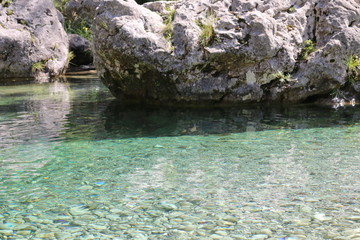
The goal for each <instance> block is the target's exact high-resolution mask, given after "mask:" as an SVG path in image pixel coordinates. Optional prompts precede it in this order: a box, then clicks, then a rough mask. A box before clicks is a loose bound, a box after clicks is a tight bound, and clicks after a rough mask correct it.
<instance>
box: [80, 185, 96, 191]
mask: <svg viewBox="0 0 360 240" xmlns="http://www.w3.org/2000/svg"><path fill="white" fill-rule="evenodd" d="M93 188H94V187H93V186H91V185H84V186H81V187H79V188H78V190H91V189H93Z"/></svg>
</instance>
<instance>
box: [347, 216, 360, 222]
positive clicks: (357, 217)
mask: <svg viewBox="0 0 360 240" xmlns="http://www.w3.org/2000/svg"><path fill="white" fill-rule="evenodd" d="M347 219H349V220H351V221H359V220H360V215H358V216H349V217H347Z"/></svg>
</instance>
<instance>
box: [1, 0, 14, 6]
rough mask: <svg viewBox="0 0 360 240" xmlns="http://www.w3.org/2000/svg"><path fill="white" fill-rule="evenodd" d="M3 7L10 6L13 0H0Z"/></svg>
mask: <svg viewBox="0 0 360 240" xmlns="http://www.w3.org/2000/svg"><path fill="white" fill-rule="evenodd" d="M0 3H1V5H2V6H3V7H9V6H10V5H11V4H12V0H0Z"/></svg>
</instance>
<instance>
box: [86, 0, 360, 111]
mask: <svg viewBox="0 0 360 240" xmlns="http://www.w3.org/2000/svg"><path fill="white" fill-rule="evenodd" d="M359 20H360V3H359V1H358V0H266V1H264V0H222V1H214V0H181V1H176V2H169V1H164V2H154V3H146V4H144V5H142V6H140V5H138V4H137V3H136V2H135V1H134V0H109V1H104V2H102V3H101V4H100V5H99V7H98V8H97V14H96V17H95V20H94V25H93V33H94V39H93V48H94V55H95V65H96V67H97V69H98V72H99V76H100V77H101V79H102V80H103V82H104V83H105V85H106V86H108V87H109V89H110V90H111V91H112V93H113V94H114V95H115V96H117V97H119V98H122V99H125V100H135V101H146V102H154V103H165V104H171V103H195V104H201V103H219V104H226V103H231V104H233V103H250V102H251V103H252V102H262V101H275V102H302V101H306V100H314V99H316V98H317V97H319V96H324V95H329V94H330V92H332V91H333V90H334V89H335V90H339V91H341V89H342V88H343V87H344V86H348V85H351V84H349V79H350V78H349V75H351V76H352V80H351V81H350V82H352V84H353V85H356V81H357V80H358V74H357V72H358V70H359V66H355V68H354V67H353V68H352V69H350V68H351V67H349V65H350V64H349V62H350V60H354V59H355V60H356V57H357V56H358V55H360V29H359ZM352 62H354V61H352ZM352 65H356V61H355V63H353V64H352Z"/></svg>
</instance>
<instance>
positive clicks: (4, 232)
mask: <svg viewBox="0 0 360 240" xmlns="http://www.w3.org/2000/svg"><path fill="white" fill-rule="evenodd" d="M12 233H13V231H12V230H6V229H3V230H0V234H3V235H5V236H8V235H11V234H12Z"/></svg>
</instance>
